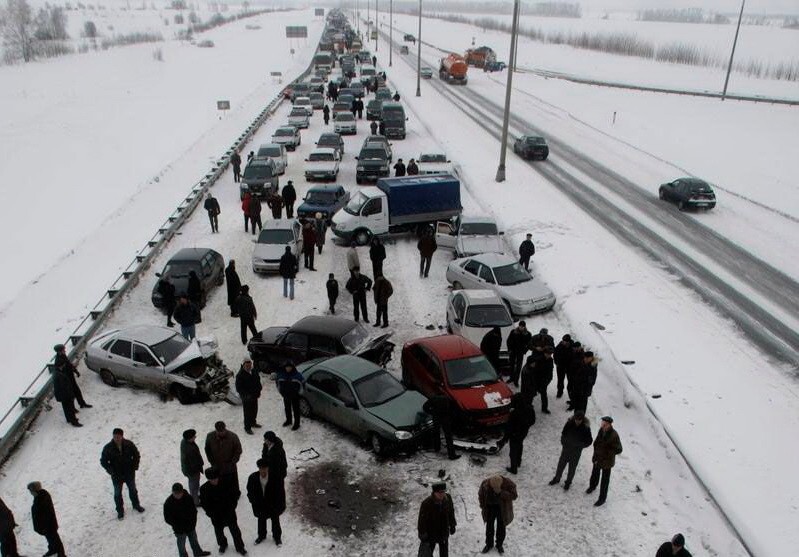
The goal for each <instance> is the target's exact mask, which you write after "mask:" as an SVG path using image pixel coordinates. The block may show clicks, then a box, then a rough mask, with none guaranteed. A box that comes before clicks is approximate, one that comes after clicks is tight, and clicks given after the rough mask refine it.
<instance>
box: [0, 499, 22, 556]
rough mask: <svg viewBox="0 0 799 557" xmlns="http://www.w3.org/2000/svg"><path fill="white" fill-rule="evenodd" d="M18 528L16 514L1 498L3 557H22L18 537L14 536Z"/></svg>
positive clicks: (1, 553) (0, 542)
mask: <svg viewBox="0 0 799 557" xmlns="http://www.w3.org/2000/svg"><path fill="white" fill-rule="evenodd" d="M16 527H17V521H16V520H14V513H12V512H11V509H9V508H8V507H7V506H6V503H5V501H3V499H2V498H0V555H2V556H3V557H20V555H19V553H18V552H17V536H16V534H14V528H16Z"/></svg>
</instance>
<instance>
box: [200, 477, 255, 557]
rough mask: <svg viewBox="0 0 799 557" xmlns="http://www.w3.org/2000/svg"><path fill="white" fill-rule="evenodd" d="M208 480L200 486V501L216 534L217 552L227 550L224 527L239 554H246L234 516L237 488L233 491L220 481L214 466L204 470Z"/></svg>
mask: <svg viewBox="0 0 799 557" xmlns="http://www.w3.org/2000/svg"><path fill="white" fill-rule="evenodd" d="M205 477H206V478H208V481H207V482H205V483H204V484H203V485H202V487H201V488H200V503H201V504H202V507H203V510H204V511H205V514H207V515H208V518H210V519H211V524H213V526H214V534H215V535H216V543H217V545H219V552H220V553H224V552H225V551H226V550H227V546H228V543H227V538H226V537H225V528H228V529H229V530H230V535H231V536H233V546H234V547H235V548H236V551H237V552H238V553H239V554H241V555H246V554H247V550H246V549H245V547H244V540H242V539H241V529H240V528H239V524H238V518H237V517H236V506H237V505H238V502H239V493H238V490H236V491H235V492H234V491H232V490H230V489H229V488H227V487H226V486H225V485H224V483H223V482H221V481H220V478H219V472H218V471H217V470H216V469H214V468H208V469H207V470H206V471H205Z"/></svg>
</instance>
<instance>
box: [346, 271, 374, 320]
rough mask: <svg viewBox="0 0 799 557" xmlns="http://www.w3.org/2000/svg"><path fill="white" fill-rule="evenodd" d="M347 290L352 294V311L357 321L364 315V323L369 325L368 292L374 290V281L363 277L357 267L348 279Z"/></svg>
mask: <svg viewBox="0 0 799 557" xmlns="http://www.w3.org/2000/svg"><path fill="white" fill-rule="evenodd" d="M345 288H346V289H347V292H349V293H350V294H352V311H353V315H354V317H355V321H358V319H359V317H360V314H362V315H363V320H364V322H366V323H369V314H368V313H367V312H366V292H367V291H369V290H371V289H372V279H370V278H369V277H367V276H366V275H362V274H361V269H360V267H355V268H354V269H353V270H352V275H351V276H350V278H349V279H347V284H346V285H345Z"/></svg>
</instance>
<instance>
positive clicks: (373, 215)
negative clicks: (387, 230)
mask: <svg viewBox="0 0 799 557" xmlns="http://www.w3.org/2000/svg"><path fill="white" fill-rule="evenodd" d="M361 216H362V217H364V220H365V221H366V223H367V224H366V225H365V227H366V228H369V229H370V230H372V231H373V232H375V233H380V232H382V230H381V228H382V227H383V226H382V225H384V222H386V221H387V219H385V218H383V198H382V197H374V198H372V199H370V200H369V201H367V202H366V203H364V206H363V209H362V210H361Z"/></svg>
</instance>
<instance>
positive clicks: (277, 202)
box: [266, 191, 283, 220]
mask: <svg viewBox="0 0 799 557" xmlns="http://www.w3.org/2000/svg"><path fill="white" fill-rule="evenodd" d="M266 204H267V205H269V208H270V209H271V210H272V218H273V219H276V220H277V219H280V218H282V216H283V198H282V197H280V193H278V192H276V191H274V192H272V193H270V194H269V197H267V198H266Z"/></svg>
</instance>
